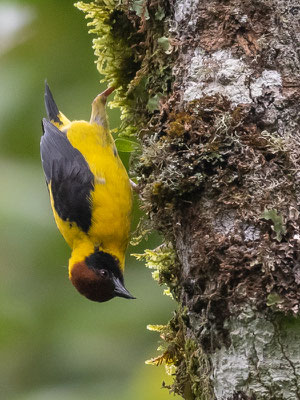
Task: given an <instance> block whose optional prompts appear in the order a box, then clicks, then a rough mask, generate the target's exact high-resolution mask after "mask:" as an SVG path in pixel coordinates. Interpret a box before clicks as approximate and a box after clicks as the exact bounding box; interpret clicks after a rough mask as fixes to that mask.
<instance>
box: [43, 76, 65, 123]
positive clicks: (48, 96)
mask: <svg viewBox="0 0 300 400" xmlns="http://www.w3.org/2000/svg"><path fill="white" fill-rule="evenodd" d="M45 108H46V111H47V115H48V118H49V120H50V121H54V122H58V123H59V124H60V125H62V122H61V120H60V119H59V117H58V115H59V110H58V107H57V105H56V104H55V101H54V99H53V96H52V93H51V91H50V89H49V86H48V84H47V81H46V82H45Z"/></svg>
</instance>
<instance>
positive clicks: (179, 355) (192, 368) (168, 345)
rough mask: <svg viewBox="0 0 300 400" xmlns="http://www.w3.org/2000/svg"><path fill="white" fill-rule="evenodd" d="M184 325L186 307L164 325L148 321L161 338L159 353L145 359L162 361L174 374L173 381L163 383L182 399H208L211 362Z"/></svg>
mask: <svg viewBox="0 0 300 400" xmlns="http://www.w3.org/2000/svg"><path fill="white" fill-rule="evenodd" d="M187 325H188V315H187V309H185V308H180V309H179V310H178V311H177V312H176V313H175V315H174V317H173V318H172V319H171V321H170V322H169V323H168V324H167V325H149V326H148V329H149V330H151V331H157V332H159V334H160V337H161V339H162V342H161V344H160V346H159V348H158V350H159V351H160V352H161V354H160V355H159V356H158V357H154V358H152V359H151V360H148V361H146V363H147V364H150V365H161V364H165V366H166V371H167V373H169V374H170V375H174V377H175V378H174V383H173V384H172V385H170V386H167V385H165V384H164V385H163V387H165V388H167V389H169V390H170V392H174V393H176V394H179V395H180V396H182V397H183V398H184V399H185V400H196V399H197V400H211V399H212V398H213V394H212V388H211V384H210V381H209V375H210V364H209V361H208V358H207V356H206V355H205V353H204V352H203V350H202V348H201V346H199V343H198V342H197V341H196V340H195V338H193V337H192V336H191V335H192V334H191V332H189V330H188V327H187Z"/></svg>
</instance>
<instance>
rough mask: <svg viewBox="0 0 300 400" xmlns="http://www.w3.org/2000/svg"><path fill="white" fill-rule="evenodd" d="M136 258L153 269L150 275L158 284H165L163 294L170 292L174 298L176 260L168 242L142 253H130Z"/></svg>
mask: <svg viewBox="0 0 300 400" xmlns="http://www.w3.org/2000/svg"><path fill="white" fill-rule="evenodd" d="M132 255H133V256H134V257H136V258H137V259H138V260H144V261H145V264H146V267H148V268H150V269H152V270H153V272H152V276H153V278H154V279H155V280H156V281H158V283H159V284H160V285H164V284H165V285H167V286H168V289H167V290H165V294H169V293H172V295H174V297H175V298H176V297H177V295H176V288H177V287H178V267H179V265H178V260H177V257H176V254H175V252H174V249H173V247H172V245H171V244H170V243H165V244H162V245H160V246H159V247H157V248H156V249H154V250H149V249H146V250H145V252H144V253H143V254H132Z"/></svg>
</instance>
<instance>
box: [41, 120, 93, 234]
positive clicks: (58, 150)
mask: <svg viewBox="0 0 300 400" xmlns="http://www.w3.org/2000/svg"><path fill="white" fill-rule="evenodd" d="M43 131H44V135H43V136H42V138H41V158H42V165H43V169H44V172H45V177H46V181H47V183H48V185H50V186H51V192H52V196H53V201H54V207H55V210H56V212H57V214H58V215H59V217H60V218H61V219H62V220H64V221H69V222H75V223H76V224H77V226H78V227H79V228H81V229H82V230H83V231H84V232H88V230H89V228H90V226H91V219H92V210H91V203H90V195H91V192H92V191H93V189H94V175H93V174H92V172H91V171H90V168H89V166H88V163H87V162H86V160H85V158H84V157H83V155H82V154H81V153H80V152H79V151H78V150H77V149H76V148H75V147H73V146H72V145H71V143H70V142H69V140H68V138H67V136H66V135H65V134H64V133H62V132H61V131H60V130H59V129H58V128H57V127H56V126H54V125H53V124H52V123H51V122H49V121H47V120H46V119H43Z"/></svg>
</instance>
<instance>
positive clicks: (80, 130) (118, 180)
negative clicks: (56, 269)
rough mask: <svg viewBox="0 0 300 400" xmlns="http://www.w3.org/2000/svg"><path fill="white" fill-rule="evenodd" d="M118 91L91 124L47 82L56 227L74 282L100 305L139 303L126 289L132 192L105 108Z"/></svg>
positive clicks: (47, 142) (97, 105) (100, 102)
mask: <svg viewBox="0 0 300 400" xmlns="http://www.w3.org/2000/svg"><path fill="white" fill-rule="evenodd" d="M113 90H114V88H112V87H111V88H108V89H106V90H105V91H104V92H102V93H100V94H99V95H98V96H97V97H96V98H95V99H94V101H93V102H92V113H91V118H90V121H89V122H87V121H83V120H74V121H70V120H69V119H68V118H67V117H66V116H65V115H64V114H63V113H62V112H60V111H59V109H58V107H57V105H56V103H55V101H54V98H53V95H52V93H51V91H50V88H49V86H48V84H47V82H45V108H46V112H47V116H48V119H47V118H43V119H42V130H43V134H42V137H41V142H40V152H41V160H42V167H43V170H44V174H45V178H46V184H47V187H48V191H49V196H50V203H51V207H52V211H53V215H54V219H55V222H56V225H57V227H58V229H59V231H60V232H61V234H62V236H63V237H64V239H65V241H66V242H67V243H68V245H69V246H70V247H71V257H70V259H69V265H68V272H69V279H70V281H71V282H72V284H73V285H74V286H75V288H76V289H77V290H78V292H79V293H80V294H82V295H83V296H85V297H86V298H87V299H89V300H92V301H96V302H105V301H108V300H111V299H112V298H114V297H123V298H126V299H135V297H134V296H132V295H131V294H130V292H129V291H128V290H127V289H126V288H125V285H124V276H123V273H124V266H125V251H126V248H127V245H128V241H129V234H130V223H131V211H132V189H131V185H130V180H129V177H128V175H127V172H126V169H125V167H124V165H123V163H122V161H121V159H120V157H119V155H118V152H117V149H116V146H115V143H114V139H113V137H112V135H111V133H110V131H109V128H108V122H107V116H106V110H105V104H106V100H107V97H108V96H109V95H110V94H111V93H112V92H113Z"/></svg>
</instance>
